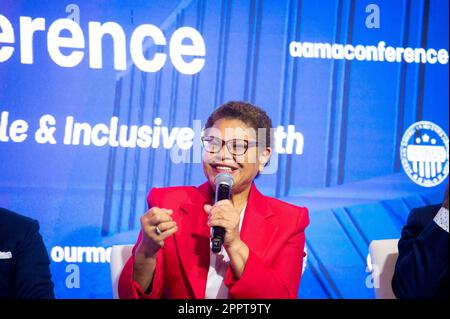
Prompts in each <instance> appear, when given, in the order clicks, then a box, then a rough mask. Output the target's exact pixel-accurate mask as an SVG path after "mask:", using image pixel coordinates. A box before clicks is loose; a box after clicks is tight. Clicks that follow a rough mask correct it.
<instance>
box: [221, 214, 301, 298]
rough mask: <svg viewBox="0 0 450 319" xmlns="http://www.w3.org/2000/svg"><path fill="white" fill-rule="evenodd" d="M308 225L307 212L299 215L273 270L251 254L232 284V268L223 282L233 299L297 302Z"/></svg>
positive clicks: (272, 267)
mask: <svg viewBox="0 0 450 319" xmlns="http://www.w3.org/2000/svg"><path fill="white" fill-rule="evenodd" d="M308 224H309V217H308V211H307V210H306V209H302V210H301V211H300V213H299V217H298V220H297V224H296V227H295V231H294V232H293V234H292V236H290V237H289V239H288V241H287V242H286V243H285V244H284V245H283V248H282V249H281V250H280V252H279V254H278V256H277V257H276V260H275V262H274V263H273V265H272V266H267V265H266V264H265V263H263V261H262V260H261V259H260V258H259V257H258V256H257V255H256V254H254V253H253V252H252V251H251V250H250V253H249V256H248V259H247V263H246V265H245V269H244V272H243V273H242V276H241V277H240V278H239V279H238V280H235V278H234V275H233V272H232V270H231V267H230V268H229V269H228V271H227V274H226V276H225V279H224V282H225V285H226V286H227V287H228V289H229V293H230V295H231V297H232V298H236V299H297V293H298V288H299V286H300V277H301V275H302V266H303V257H305V252H304V247H305V233H304V230H305V228H306V226H308Z"/></svg>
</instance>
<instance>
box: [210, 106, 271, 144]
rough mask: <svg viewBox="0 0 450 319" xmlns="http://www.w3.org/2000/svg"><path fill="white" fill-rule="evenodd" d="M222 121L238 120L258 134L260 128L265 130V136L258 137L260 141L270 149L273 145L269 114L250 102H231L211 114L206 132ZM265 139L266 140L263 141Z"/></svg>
mask: <svg viewBox="0 0 450 319" xmlns="http://www.w3.org/2000/svg"><path fill="white" fill-rule="evenodd" d="M220 119H236V120H239V121H242V122H243V123H245V124H246V125H247V126H248V127H251V128H253V129H254V130H255V132H256V134H258V129H259V128H264V129H265V136H258V135H257V138H258V140H259V141H264V142H263V144H264V145H266V146H267V147H270V146H271V145H272V144H273V141H272V140H273V134H271V132H272V120H271V119H270V117H269V116H268V115H267V113H266V112H265V111H264V110H263V109H261V108H259V107H257V106H256V105H253V104H250V103H248V102H241V101H229V102H226V103H224V104H222V105H221V106H219V107H218V108H217V109H215V110H214V112H212V113H211V115H210V116H209V117H208V120H207V121H206V124H205V130H206V129H208V128H210V127H212V126H213V125H214V123H215V122H216V121H218V120H220ZM263 138H264V139H265V140H263Z"/></svg>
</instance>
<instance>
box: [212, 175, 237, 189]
mask: <svg viewBox="0 0 450 319" xmlns="http://www.w3.org/2000/svg"><path fill="white" fill-rule="evenodd" d="M214 183H215V184H216V186H218V185H220V184H225V185H228V186H230V187H233V184H234V180H233V176H231V175H230V174H227V173H220V174H217V175H216V178H215V179H214Z"/></svg>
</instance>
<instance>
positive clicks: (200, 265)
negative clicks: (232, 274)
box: [174, 183, 212, 299]
mask: <svg viewBox="0 0 450 319" xmlns="http://www.w3.org/2000/svg"><path fill="white" fill-rule="evenodd" d="M209 188H210V187H209V184H208V183H205V184H203V185H201V186H200V187H199V188H198V189H197V194H193V196H192V197H191V202H187V203H184V204H182V205H181V206H180V209H181V210H182V212H181V213H180V219H181V220H180V222H179V223H178V225H179V226H178V227H179V229H178V231H177V232H176V233H175V235H174V239H175V245H176V246H177V250H178V255H179V258H180V260H181V264H182V266H183V269H184V272H185V274H186V275H187V277H188V280H189V283H190V285H191V288H192V291H193V293H194V296H195V298H198V299H203V298H205V289H206V280H207V277H208V269H209V262H210V261H209V258H210V256H209V250H210V244H209V243H210V229H209V227H208V225H207V221H208V215H207V214H206V213H205V211H204V210H203V205H204V204H207V203H208V204H209V203H211V198H212V195H211V191H210V189H209Z"/></svg>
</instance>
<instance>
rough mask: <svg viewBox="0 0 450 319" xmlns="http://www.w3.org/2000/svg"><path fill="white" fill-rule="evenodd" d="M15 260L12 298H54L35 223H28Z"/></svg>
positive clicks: (48, 261)
mask: <svg viewBox="0 0 450 319" xmlns="http://www.w3.org/2000/svg"><path fill="white" fill-rule="evenodd" d="M15 259H16V261H15V263H16V264H15V266H16V267H15V269H16V272H15V280H14V288H13V298H16V299H53V298H55V295H54V291H53V288H54V285H53V282H52V278H51V273H50V260H49V258H48V254H47V250H46V248H45V245H44V241H43V240H42V237H41V235H40V233H39V223H38V222H37V221H35V220H32V221H31V222H30V223H28V225H27V229H26V233H25V237H24V239H23V240H22V241H21V242H20V244H19V245H18V248H17V252H16V257H15Z"/></svg>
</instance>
